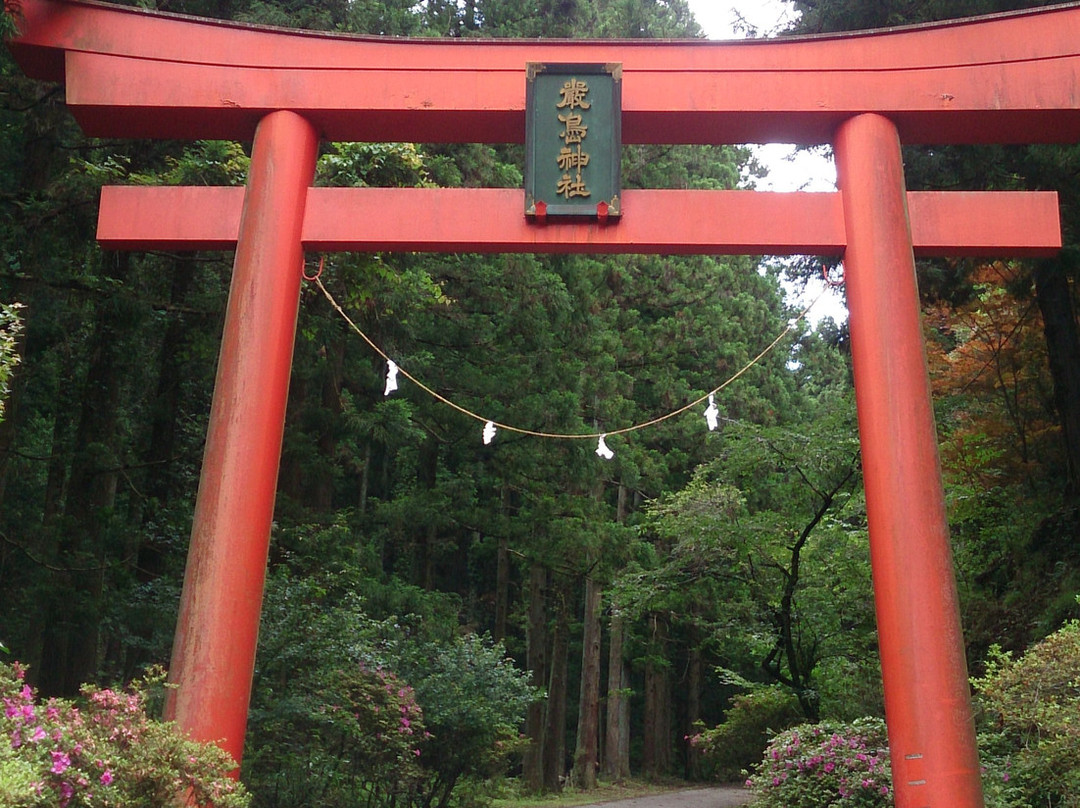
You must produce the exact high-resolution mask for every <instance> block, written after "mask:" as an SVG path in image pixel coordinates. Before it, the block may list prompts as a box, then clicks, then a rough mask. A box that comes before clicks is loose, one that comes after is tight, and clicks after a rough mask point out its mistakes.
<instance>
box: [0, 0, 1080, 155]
mask: <svg viewBox="0 0 1080 808" xmlns="http://www.w3.org/2000/svg"><path fill="white" fill-rule="evenodd" d="M22 8H23V13H24V15H25V23H24V26H23V29H22V30H23V33H22V35H21V36H20V37H19V39H18V40H16V41H15V42H13V43H11V45H10V47H11V49H12V52H13V54H14V55H15V56H16V58H17V59H18V60H19V62H20V64H21V65H22V66H23V68H24V70H26V71H27V72H28V73H29V74H31V75H33V76H35V77H38V78H46V79H50V80H55V81H66V83H67V99H68V104H69V106H70V107H71V110H72V112H73V114H74V115H75V116H76V118H77V119H78V120H79V122H80V123H81V124H82V126H83V127H84V129H85V130H86V131H87V132H88V133H89V134H92V135H101V136H127V137H131V136H149V137H168V138H193V137H206V138H235V139H248V138H250V136H251V134H252V132H253V131H254V126H255V123H256V122H257V121H258V120H259V118H260V117H261V116H263V115H264V114H266V113H267V112H268V111H272V110H275V109H290V110H294V111H296V112H298V113H300V114H301V115H303V116H305V117H306V118H308V119H309V120H311V121H312V122H313V123H314V124H315V125H316V126H317V127H318V128H319V130H320V132H321V135H322V136H323V137H324V138H326V139H329V140H370V141H415V142H435V141H438V142H447V141H475V142H521V141H522V140H523V138H524V117H525V116H524V108H525V65H526V63H527V62H619V63H621V64H622V65H623V96H622V98H623V126H622V131H623V139H624V142H627V143H743V142H768V141H791V142H796V143H826V142H830V141H831V139H832V136H833V132H834V131H835V129H836V127H837V126H838V125H839V124H840V123H841V122H842V121H843V120H845V119H846V118H848V117H850V116H851V115H854V114H858V113H862V112H866V111H876V112H880V113H882V114H884V115H887V116H889V117H890V118H891V119H892V120H894V121H895V122H896V124H897V126H898V128H899V130H900V134H901V138H902V140H904V141H905V142H909V143H916V142H922V143H945V142H956V143H974V142H986V143H1007V142H1073V141H1076V140H1080V37H1077V36H1076V31H1078V30H1080V4H1076V3H1073V4H1069V5H1068V6H1058V7H1053V8H1044V9H1034V10H1029V11H1026V12H1022V13H1013V14H1004V15H994V16H990V17H984V18H974V19H971V20H963V21H958V22H952V23H947V24H935V25H930V26H917V27H910V28H905V29H896V30H891V31H879V32H868V33H863V34H858V35H851V34H846V35H838V36H825V37H804V38H781V39H774V40H757V41H740V42H708V41H699V40H693V41H660V42H658V41H632V42H630V41H605V42H596V41H575V42H567V41H535V40H485V39H464V40H461V39H453V40H451V39H425V40H404V39H400V40H391V39H373V38H370V37H368V38H363V37H349V36H342V35H331V34H317V33H310V32H297V31H287V30H280V29H268V28H257V27H252V26H238V25H235V24H226V23H221V22H216V21H207V20H197V19H192V18H183V17H178V16H175V15H167V14H161V13H151V12H147V11H144V10H141V9H135V8H130V7H121V6H109V5H107V4H103V3H88V2H77V1H76V0H22Z"/></svg>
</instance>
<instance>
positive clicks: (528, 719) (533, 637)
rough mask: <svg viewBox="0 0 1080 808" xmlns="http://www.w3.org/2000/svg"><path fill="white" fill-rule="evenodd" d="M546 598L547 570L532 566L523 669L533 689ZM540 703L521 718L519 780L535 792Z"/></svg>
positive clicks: (541, 678)
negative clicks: (523, 744) (523, 740)
mask: <svg viewBox="0 0 1080 808" xmlns="http://www.w3.org/2000/svg"><path fill="white" fill-rule="evenodd" d="M546 597H547V569H546V568H545V567H544V566H543V565H541V564H535V563H534V564H533V565H532V568H531V569H530V570H529V614H528V626H527V633H526V636H525V641H526V644H527V645H526V652H525V656H526V666H527V667H528V669H529V673H530V675H531V683H532V686H533V687H536V688H542V687H544V685H545V684H546V683H547V615H546V609H545V604H544V600H545V598H546ZM544 706H545V705H544V701H543V700H540V699H538V700H536V701H535V702H533V703H532V704H530V705H529V711H528V713H527V714H526V716H525V734H526V735H527V736H528V737H529V746H528V748H527V749H526V750H525V755H524V759H523V760H522V777H523V779H524V780H525V786H526V788H527V789H528V790H529V791H530V792H533V793H539V792H540V791H542V790H543V788H544V729H545V726H544Z"/></svg>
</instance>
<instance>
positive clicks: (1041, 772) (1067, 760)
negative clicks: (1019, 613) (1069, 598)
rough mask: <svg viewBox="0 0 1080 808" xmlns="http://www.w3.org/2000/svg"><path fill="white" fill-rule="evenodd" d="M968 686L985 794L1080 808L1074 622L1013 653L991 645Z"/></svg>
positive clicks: (1079, 690)
mask: <svg viewBox="0 0 1080 808" xmlns="http://www.w3.org/2000/svg"><path fill="white" fill-rule="evenodd" d="M973 685H974V687H975V690H976V692H977V693H978V697H979V705H980V707H981V715H980V723H981V724H982V726H983V732H982V733H981V736H980V740H981V742H982V746H983V747H984V749H983V758H984V765H985V764H986V763H987V761H988V760H989V761H990V762H991V763H992V764H993V765H992V766H988V768H992V774H993V775H994V776H992V777H989V778H987V780H988V783H987V794H988V798H989V797H991V796H993V797H994V799H995V800H997V801H998V804H1000V805H1005V806H1010V805H1040V806H1048V808H1080V623H1077V622H1071V623H1068V624H1067V625H1065V626H1064V627H1063V628H1061V629H1059V630H1058V631H1057V632H1055V633H1054V634H1051V635H1050V636H1049V637H1047V638H1046V639H1044V640H1042V641H1040V642H1038V643H1035V644H1034V645H1033V646H1031V647H1030V648H1029V649H1028V650H1027V651H1026V652H1025V653H1024V655H1023V656H1022V657H1020V658H1019V659H1013V658H1012V656H1011V655H1010V654H1007V653H1003V652H1002V651H1001V650H1000V649H997V648H995V649H992V650H991V655H990V659H989V661H988V663H987V670H986V675H985V676H983V677H982V678H981V679H976V680H974V681H973ZM987 752H989V753H990V754H989V755H988V754H987ZM1006 784H1008V785H1006ZM999 792H1001V793H1000V794H999ZM1018 792H1019V793H1018Z"/></svg>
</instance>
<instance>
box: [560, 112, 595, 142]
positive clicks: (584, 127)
mask: <svg viewBox="0 0 1080 808" xmlns="http://www.w3.org/2000/svg"><path fill="white" fill-rule="evenodd" d="M559 122H560V123H562V125H563V126H564V127H565V128H564V129H563V131H561V132H559V137H561V138H562V139H563V140H564V141H565V142H566V145H568V146H569V145H570V144H571V143H580V142H581V141H583V140H584V139H585V136H586V135H587V134H588V133H589V125H588V124H584V123H582V122H581V116H580V115H573V114H571V115H560V116H559Z"/></svg>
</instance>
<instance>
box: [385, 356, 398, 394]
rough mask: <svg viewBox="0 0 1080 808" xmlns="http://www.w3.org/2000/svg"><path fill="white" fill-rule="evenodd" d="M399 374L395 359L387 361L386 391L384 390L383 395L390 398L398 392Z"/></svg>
mask: <svg viewBox="0 0 1080 808" xmlns="http://www.w3.org/2000/svg"><path fill="white" fill-rule="evenodd" d="M397 374H398V366H397V364H396V363H395V362H394V360H393V359H387V360H386V389H384V390H383V395H384V396H388V395H390V394H391V393H392V392H394V391H395V390H397Z"/></svg>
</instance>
